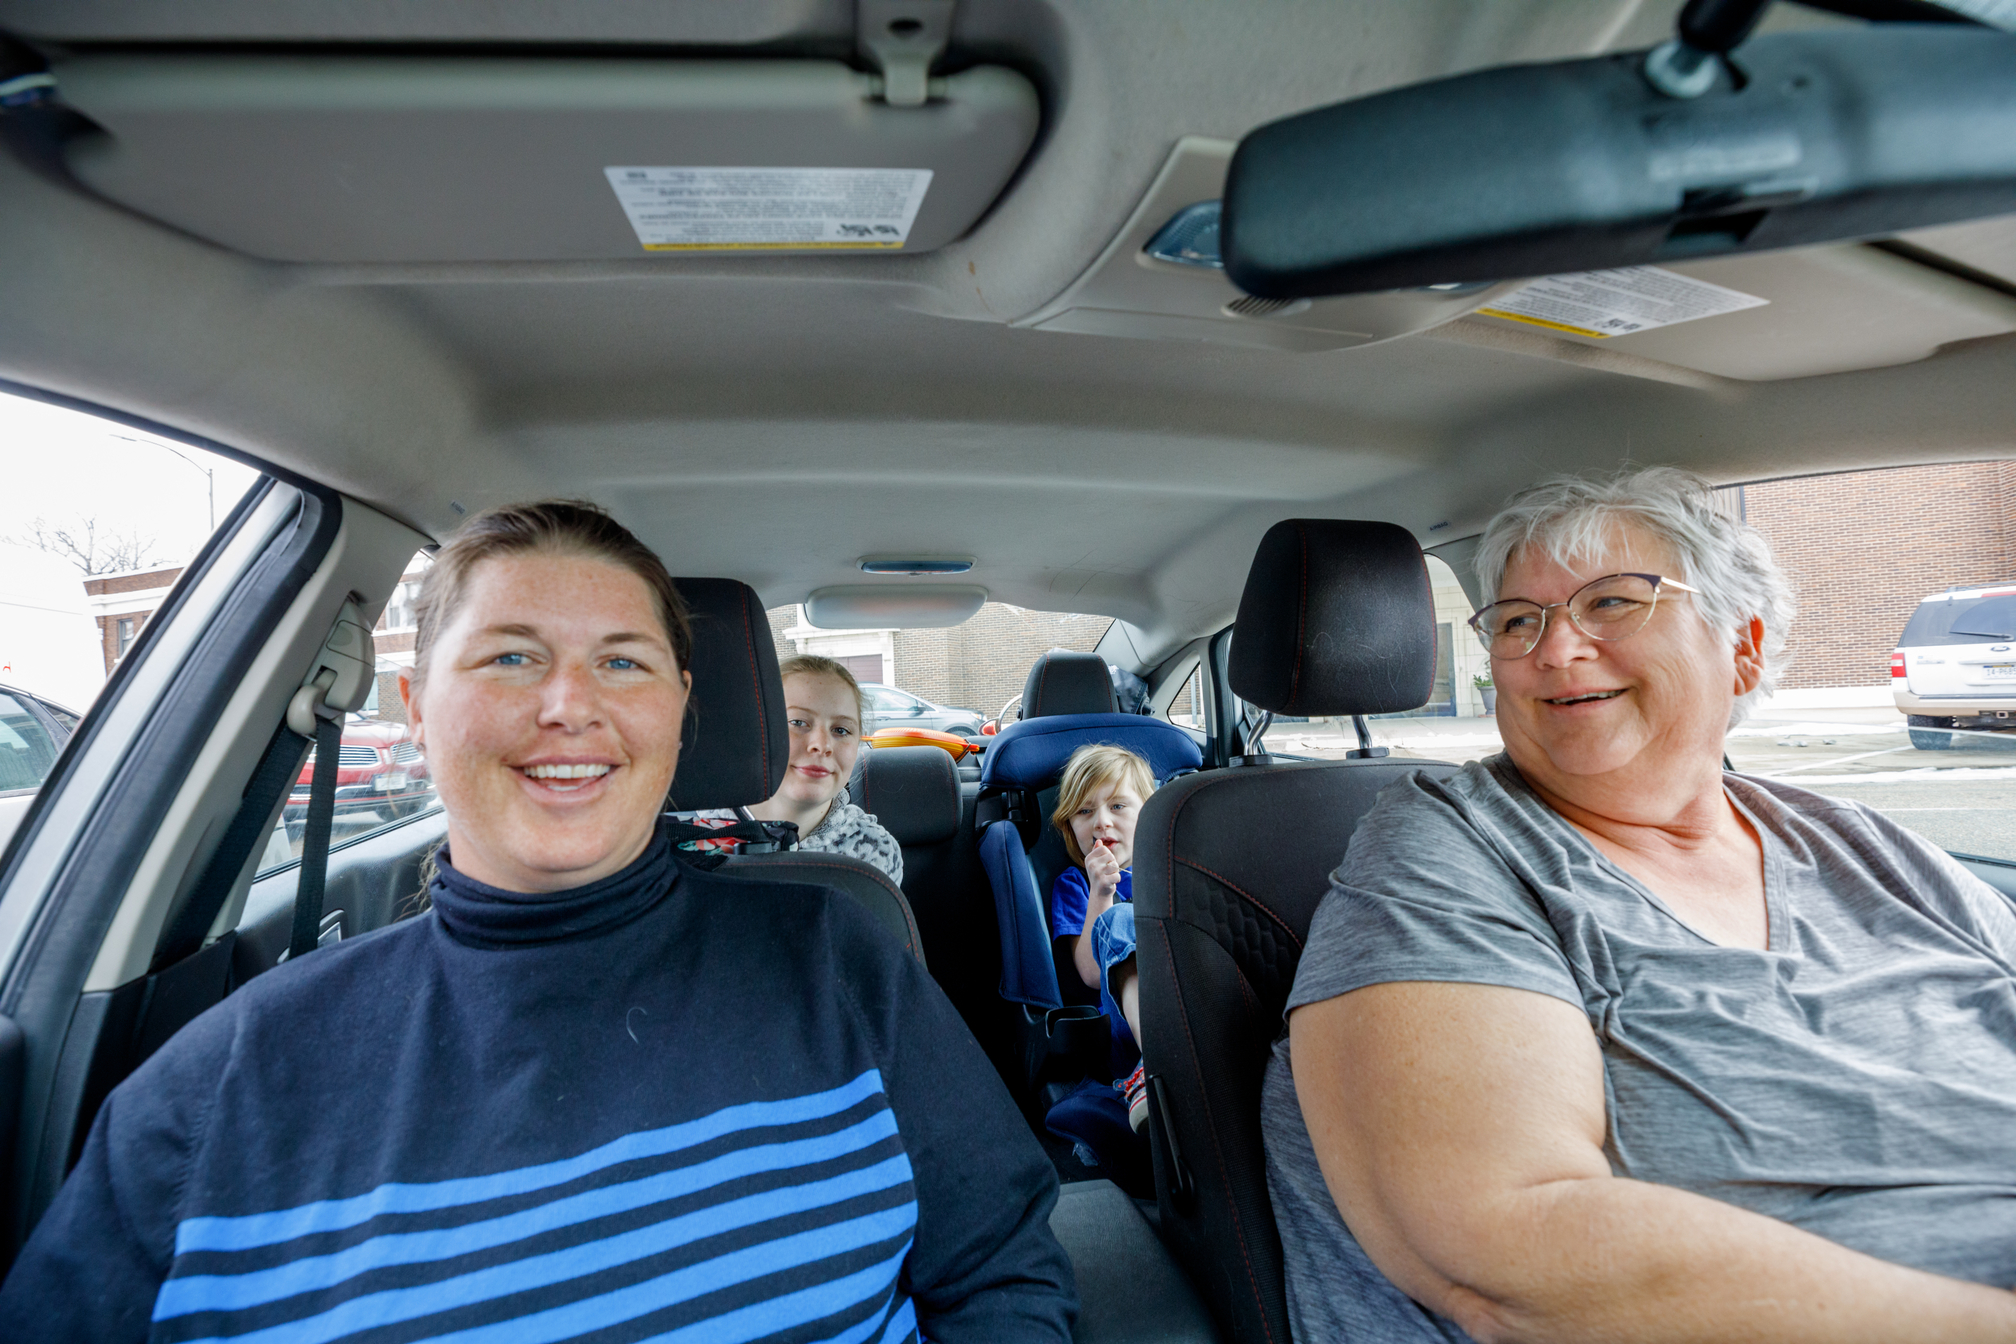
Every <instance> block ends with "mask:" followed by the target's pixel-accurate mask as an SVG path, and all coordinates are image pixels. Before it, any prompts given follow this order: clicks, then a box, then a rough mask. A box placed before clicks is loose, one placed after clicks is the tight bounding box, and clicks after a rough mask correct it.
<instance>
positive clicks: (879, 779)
mask: <svg viewBox="0 0 2016 1344" xmlns="http://www.w3.org/2000/svg"><path fill="white" fill-rule="evenodd" d="M848 792H849V793H851V794H852V795H853V798H854V802H855V804H856V805H857V806H859V807H860V808H861V809H862V810H863V811H866V812H872V813H874V814H875V819H876V820H877V821H879V822H881V823H882V828H883V829H884V830H886V831H888V832H889V834H891V835H893V836H895V837H896V843H897V844H899V845H935V844H939V843H940V842H942V841H946V840H950V839H951V838H952V837H953V836H955V835H957V834H959V771H958V770H957V768H955V767H954V766H953V764H952V753H951V752H949V751H946V750H945V749H944V748H943V747H869V748H865V749H863V751H862V752H861V759H860V760H859V761H857V762H855V765H854V778H853V779H851V780H850V781H848Z"/></svg>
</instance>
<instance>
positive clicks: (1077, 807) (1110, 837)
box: [1050, 746, 1155, 1130]
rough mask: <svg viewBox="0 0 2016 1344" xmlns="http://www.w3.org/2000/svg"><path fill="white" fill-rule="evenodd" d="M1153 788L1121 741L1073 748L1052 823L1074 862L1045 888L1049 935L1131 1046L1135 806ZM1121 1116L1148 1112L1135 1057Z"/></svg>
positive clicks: (1135, 1031)
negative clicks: (1064, 948) (1063, 943)
mask: <svg viewBox="0 0 2016 1344" xmlns="http://www.w3.org/2000/svg"><path fill="white" fill-rule="evenodd" d="M1154 791H1155V776H1154V774H1153V772H1151V771H1150V770H1149V768H1148V762H1147V761H1145V760H1143V759H1142V758H1141V757H1139V756H1137V755H1135V754H1134V753H1133V752H1131V751H1128V750H1127V749H1126V748H1125V747H1114V746H1093V747H1080V748H1078V750H1076V751H1074V752H1072V753H1071V759H1070V760H1069V761H1067V762H1066V763H1065V766H1064V777H1063V779H1062V780H1061V781H1060V783H1059V784H1058V789H1057V808H1056V810H1055V811H1054V812H1052V813H1051V814H1050V823H1051V825H1053V826H1055V827H1056V828H1057V831H1058V834H1060V835H1061V836H1062V837H1063V838H1064V849H1065V852H1066V853H1068V854H1070V856H1071V861H1072V863H1074V864H1076V865H1077V866H1076V867H1073V868H1067V869H1065V870H1064V871H1063V872H1062V873H1060V874H1058V877H1057V881H1056V883H1055V884H1054V885H1053V886H1052V887H1051V888H1050V932H1051V936H1052V937H1056V938H1071V939H1073V942H1072V945H1071V954H1072V957H1071V960H1072V964H1073V965H1074V966H1075V967H1077V970H1078V975H1079V978H1080V979H1082V980H1083V981H1084V982H1085V983H1086V984H1087V985H1088V986H1089V985H1097V986H1098V987H1099V1006H1100V1007H1101V1008H1103V1009H1104V1010H1105V1011H1106V1014H1107V1016H1108V1017H1109V1018H1110V1019H1112V1021H1113V1022H1114V1033H1115V1036H1116V1039H1117V1038H1118V1037H1119V1036H1120V1034H1121V1033H1122V1032H1123V1031H1124V1032H1125V1033H1126V1037H1127V1039H1126V1041H1125V1042H1124V1043H1125V1044H1128V1045H1130V1046H1132V1047H1133V1048H1134V1049H1135V1050H1136V1051H1137V1052H1138V1049H1139V1045H1140V1041H1141V1006H1140V1004H1141V998H1140V984H1139V977H1138V976H1137V975H1136V974H1135V962H1134V885H1133V879H1134V874H1133V863H1134V827H1135V824H1136V822H1137V821H1138V820H1139V819H1140V815H1141V805H1142V804H1143V803H1145V802H1146V801H1147V800H1148V795H1149V794H1151V793H1153V792H1154ZM1119 1087H1120V1090H1121V1091H1122V1092H1123V1093H1124V1094H1125V1095H1126V1099H1127V1122H1128V1123H1129V1124H1130V1125H1132V1126H1133V1127H1134V1128H1135V1129H1136V1130H1138V1129H1140V1128H1141V1126H1142V1124H1143V1123H1144V1122H1145V1121H1146V1120H1147V1118H1148V1091H1147V1078H1146V1074H1145V1073H1144V1072H1143V1068H1142V1066H1141V1064H1140V1063H1138V1062H1137V1063H1136V1064H1135V1066H1134V1070H1133V1072H1132V1073H1130V1074H1128V1075H1127V1077H1126V1079H1125V1080H1124V1081H1122V1082H1121V1083H1120V1084H1119Z"/></svg>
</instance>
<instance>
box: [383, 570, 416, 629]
mask: <svg viewBox="0 0 2016 1344" xmlns="http://www.w3.org/2000/svg"><path fill="white" fill-rule="evenodd" d="M419 596H420V580H418V579H408V580H407V581H406V582H404V583H402V584H400V585H399V586H398V587H397V588H394V589H393V590H392V597H391V599H390V600H389V601H387V602H386V603H385V623H384V627H383V628H384V629H385V630H386V631H387V632H388V633H389V632H391V631H393V630H411V629H413V628H414V627H415V626H417V625H419V623H420V622H419V618H418V617H416V616H415V615H414V614H413V603H414V601H415V600H416V599H417V598H418V597H419Z"/></svg>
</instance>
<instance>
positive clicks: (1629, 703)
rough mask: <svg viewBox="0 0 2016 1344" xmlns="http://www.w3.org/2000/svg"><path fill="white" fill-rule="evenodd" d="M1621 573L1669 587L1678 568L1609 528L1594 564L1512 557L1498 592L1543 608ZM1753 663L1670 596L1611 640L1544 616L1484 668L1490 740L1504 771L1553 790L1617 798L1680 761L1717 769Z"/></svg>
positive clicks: (1646, 543) (1646, 540)
mask: <svg viewBox="0 0 2016 1344" xmlns="http://www.w3.org/2000/svg"><path fill="white" fill-rule="evenodd" d="M1627 572H1635V573H1643V574H1661V575H1665V576H1668V577H1678V576H1679V573H1680V564H1679V560H1678V559H1677V557H1676V556H1674V554H1673V553H1672V552H1671V551H1670V550H1669V549H1668V548H1667V547H1666V546H1664V545H1662V544H1661V543H1659V542H1658V541H1657V540H1655V539H1654V538H1652V537H1650V536H1647V535H1646V534H1644V533H1643V532H1641V531H1639V530H1638V529H1636V528H1633V527H1628V526H1620V527H1619V528H1617V529H1616V531H1615V532H1614V533H1613V535H1612V537H1611V539H1610V544H1609V546H1608V547H1607V548H1606V549H1605V551H1604V553H1603V554H1602V555H1600V556H1597V557H1595V558H1593V559H1590V560H1587V561H1583V562H1579V563H1577V564H1576V565H1575V566H1573V567H1572V568H1571V567H1568V566H1564V565H1562V564H1560V563H1558V562H1556V561H1555V560H1553V559H1552V558H1550V557H1549V556H1547V555H1546V554H1545V553H1544V552H1542V551H1540V550H1539V549H1538V548H1537V547H1530V546H1529V547H1523V548H1521V549H1520V550H1518V551H1516V552H1514V553H1513V555H1512V558H1511V560H1510V562H1509V563H1508V564H1507V565H1506V567H1505V577H1504V579H1503V581H1502V582H1501V583H1500V585H1499V587H1500V590H1501V593H1502V595H1503V596H1504V597H1508V598H1510V597H1521V598H1526V599H1528V600H1530V601H1533V602H1537V603H1541V604H1543V605H1545V604H1549V603H1555V602H1566V601H1567V600H1568V599H1569V598H1570V597H1571V596H1573V595H1574V594H1575V592H1576V591H1577V590H1579V589H1580V588H1581V587H1582V585H1584V584H1586V583H1588V582H1589V581H1590V580H1591V579H1595V578H1599V577H1601V576H1603V575H1606V574H1618V573H1627ZM1760 634H1761V632H1760ZM1760 661H1761V660H1760V659H1759V658H1758V657H1757V656H1756V652H1755V649H1754V647H1752V646H1750V645H1745V644H1741V643H1739V642H1738V641H1736V640H1734V639H1732V638H1730V637H1728V636H1725V635H1722V634H1720V633H1718V632H1717V631H1715V630H1713V629H1711V628H1710V627H1709V626H1708V624H1707V622H1706V621H1704V620H1703V619H1702V618H1701V613H1700V610H1699V609H1698V608H1697V607H1696V606H1695V603H1694V599H1693V598H1692V597H1691V596H1689V595H1688V594H1685V593H1681V592H1678V591H1668V592H1664V593H1662V594H1661V595H1660V597H1659V600H1658V604H1657V606H1656V607H1655V608H1654V609H1653V612H1652V618H1651V620H1650V621H1649V622H1647V623H1646V625H1645V626H1644V628H1643V629H1641V630H1639V631H1638V632H1637V633H1635V634H1633V635H1631V636H1629V637H1628V638H1625V639H1620V640H1614V641H1604V640H1596V639H1592V638H1590V637H1589V636H1588V635H1586V634H1584V633H1583V632H1582V631H1581V630H1579V629H1577V628H1576V626H1575V624H1574V623H1573V622H1572V621H1570V620H1569V619H1568V616H1567V614H1566V611H1565V609H1563V608H1556V609H1555V610H1553V611H1551V612H1549V613H1548V621H1547V627H1546V632H1545V633H1544V634H1543V635H1542V636H1541V638H1540V642H1539V644H1538V645H1536V646H1535V647H1534V649H1533V651H1532V652H1531V653H1529V654H1527V655H1526V656H1525V657H1523V658H1512V659H1505V658H1495V657H1494V658H1493V659H1492V660H1491V676H1492V680H1493V682H1494V683H1496V685H1497V688H1498V727H1499V731H1500V732H1501V733H1502V734H1503V736H1504V739H1505V749H1506V751H1507V753H1509V754H1510V755H1511V757H1512V761H1513V763H1514V764H1515V765H1517V766H1518V767H1519V769H1520V770H1521V771H1522V772H1523V773H1525V774H1526V775H1527V776H1528V778H1529V779H1535V780H1537V781H1538V782H1541V783H1543V784H1544V785H1545V786H1546V787H1548V788H1550V789H1553V790H1554V791H1556V792H1560V791H1562V790H1563V789H1564V788H1565V785H1566V781H1567V780H1568V779H1570V778H1578V777H1579V778H1582V779H1593V778H1597V777H1607V778H1608V779H1609V780H1610V781H1611V784H1612V786H1614V787H1624V788H1626V789H1627V790H1628V789H1629V788H1630V787H1631V786H1632V785H1634V784H1638V783H1644V782H1647V781H1651V780H1656V779H1657V778H1659V777H1660V776H1662V775H1665V774H1668V773H1670V772H1672V771H1673V770H1675V769H1676V768H1678V767H1679V765H1680V764H1681V763H1682V762H1687V763H1690V764H1691V763H1696V762H1699V761H1702V760H1708V761H1713V762H1718V763H1719V761H1720V760H1721V756H1722V739H1723V736H1724V735H1725V734H1726V733H1727V731H1728V726H1729V712H1730V707H1731V706H1732V705H1733V704H1734V702H1735V698H1736V697H1737V696H1738V695H1741V694H1743V693H1744V692H1746V691H1748V690H1749V689H1750V688H1751V687H1753V686H1755V685H1756V684H1757V677H1758V675H1759V668H1760Z"/></svg>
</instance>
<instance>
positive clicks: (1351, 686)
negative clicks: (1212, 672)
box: [1134, 519, 1455, 1344]
mask: <svg viewBox="0 0 2016 1344" xmlns="http://www.w3.org/2000/svg"><path fill="white" fill-rule="evenodd" d="M1435 638H1436V635H1435V606H1434V598H1433V596H1432V593H1431V590H1430V586H1429V579H1428V571H1427V565H1426V563H1425V562H1424V561H1423V559H1422V555H1421V548H1420V547H1419V546H1418V545H1417V544H1416V543H1415V541H1414V538H1413V536H1412V535H1411V534H1409V533H1408V532H1407V531H1406V530H1405V529H1403V528H1399V527H1395V526H1393V525H1392V524H1390V523H1370V522H1363V523H1361V522H1337V521H1331V520H1323V519H1292V520H1290V521H1287V522H1283V523H1278V524H1276V525H1275V526H1274V527H1273V528H1271V529H1270V530H1269V531H1268V533H1267V535H1266V536H1265V537H1264V538H1263V539H1262V540H1261V543H1260V548H1259V550H1258V552H1257V553H1256V554H1255V555H1254V557H1253V565H1252V568H1251V570H1250V571H1249V572H1248V574H1247V578H1246V591H1245V593H1244V595H1243V596H1242V597H1241V599H1240V602H1239V618H1238V624H1237V625H1236V626H1235V627H1234V633H1233V642H1232V653H1231V658H1230V667H1229V680H1230V682H1231V687H1232V690H1233V692H1234V693H1235V694H1236V695H1238V696H1239V697H1240V698H1242V699H1244V700H1245V701H1247V702H1248V703H1249V704H1252V705H1254V706H1257V707H1258V708H1260V709H1262V710H1266V711H1269V712H1272V713H1280V714H1300V715H1306V716H1308V717H1310V718H1321V717H1330V716H1337V717H1341V716H1344V715H1362V714H1385V713H1394V712H1398V711H1403V710H1409V709H1415V708H1418V707H1419V706H1421V705H1422V704H1424V703H1425V702H1426V701H1427V699H1428V696H1429V692H1430V689H1431V687H1432V685H1433V681H1434V675H1435ZM1242 759H1243V760H1246V761H1251V762H1256V763H1253V764H1243V765H1242V764H1235V765H1233V766H1230V767H1227V768H1226V769H1222V770H1214V771H1210V772H1208V773H1205V774H1200V775H1192V776H1189V777H1187V778H1184V779H1180V780H1177V781H1176V782H1175V783H1173V784H1171V785H1169V786H1168V787H1167V788H1164V789H1161V790H1159V791H1158V792H1157V793H1156V794H1155V796H1154V797H1152V798H1150V799H1149V800H1148V804H1147V806H1146V807H1144V808H1143V809H1142V812H1141V822H1140V830H1139V833H1138V835H1137V838H1136V842H1135V844H1136V858H1135V861H1134V908H1135V920H1136V929H1137V937H1138V940H1139V941H1138V944H1137V946H1138V951H1137V953H1136V955H1137V957H1138V958H1139V967H1140V975H1141V1016H1142V1022H1141V1032H1142V1036H1143V1038H1144V1039H1143V1055H1144V1057H1145V1059H1146V1061H1147V1068H1148V1075H1149V1113H1150V1116H1151V1119H1152V1122H1153V1123H1152V1126H1151V1132H1150V1141H1151V1146H1152V1149H1153V1155H1154V1162H1155V1191H1156V1199H1157V1202H1158V1204H1159V1205H1160V1208H1161V1215H1162V1217H1161V1228H1162V1232H1163V1235H1164V1236H1165V1238H1167V1240H1168V1241H1169V1243H1170V1246H1171V1248H1172V1249H1173V1250H1174V1251H1175V1253H1176V1255H1177V1258H1178V1259H1179V1260H1181V1261H1182V1263H1183V1266H1184V1268H1185V1269H1186V1270H1188V1271H1189V1274H1190V1278H1191V1281H1192V1282H1193V1283H1195V1284H1196V1285H1197V1287H1198V1290H1199V1291H1200V1292H1201V1293H1202V1294H1203V1296H1204V1299H1205V1301H1206V1302H1207V1303H1209V1304H1210V1306H1211V1309H1212V1311H1213V1312H1214V1313H1215V1314H1216V1315H1217V1317H1218V1320H1219V1323H1220V1324H1221V1325H1222V1326H1223V1327H1224V1329H1225V1330H1226V1331H1227V1333H1228V1335H1229V1336H1230V1337H1231V1338H1233V1339H1238V1340H1245V1341H1263V1340H1264V1341H1271V1342H1272V1344H1288V1340H1289V1329H1288V1312H1287V1302H1286V1295H1285V1289H1284V1286H1283V1277H1282V1263H1281V1240H1280V1237H1279V1235H1278V1234H1277V1232H1276V1231H1275V1226H1274V1212H1273V1205H1272V1202H1271V1201H1270V1200H1269V1198H1268V1194H1267V1172H1266V1162H1265V1158H1264V1155H1263V1153H1262V1151H1261V1144H1260V1083H1261V1075H1262V1072H1263V1070H1264V1069H1265V1068H1266V1065H1267V1060H1268V1056H1269V1052H1270V1048H1271V1046H1272V1044H1273V1042H1274V1040H1275V1039H1276V1038H1277V1037H1278V1036H1279V1035H1280V1034H1281V1031H1282V1009H1283V1007H1284V1005H1285V1004H1286V1003H1287V999H1288V991H1289V988H1290V986H1291V985H1292V984H1293V982H1294V979H1295V967H1296V964H1297V962H1298V961H1300V959H1301V955H1302V945H1303V940H1304V938H1305V937H1306V936H1307V934H1308V932H1309V922H1310V920H1311V919H1312V918H1313V917H1314V916H1315V913H1316V907H1317V905H1318V903H1320V902H1321V901H1322V899H1323V896H1324V894H1325V893H1326V892H1327V891H1328V889H1329V874H1330V872H1331V870H1332V869H1334V868H1335V867H1336V866H1337V864H1338V862H1339V861H1340V860H1341V859H1342V858H1343V857H1344V849H1345V845H1346V844H1347V842H1348V841H1349V840H1350V838H1351V832H1352V830H1353V829H1354V828H1355V827H1356V826H1357V824H1358V821H1359V819H1360V818H1362V817H1363V816H1364V815H1365V813H1366V812H1367V811H1368V810H1370V808H1371V806H1372V801H1373V799H1374V798H1375V797H1376V796H1377V795H1378V793H1379V791H1380V790H1381V789H1383V788H1385V787H1386V785H1388V784H1390V783H1392V782H1393V781H1394V780H1397V779H1400V778H1402V777H1403V776H1405V775H1408V774H1411V773H1413V772H1415V771H1420V770H1426V771H1430V772H1432V773H1436V774H1447V773H1450V772H1452V771H1453V770H1454V769H1455V767H1454V766H1451V765H1447V764H1444V763H1442V762H1423V761H1415V760H1407V761H1395V760H1392V759H1390V758H1361V759H1353V760H1346V761H1338V762H1306V763H1294V762H1287V761H1282V760H1280V759H1279V758H1273V760H1272V762H1271V763H1269V758H1266V757H1250V756H1249V757H1245V758H1242Z"/></svg>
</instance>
